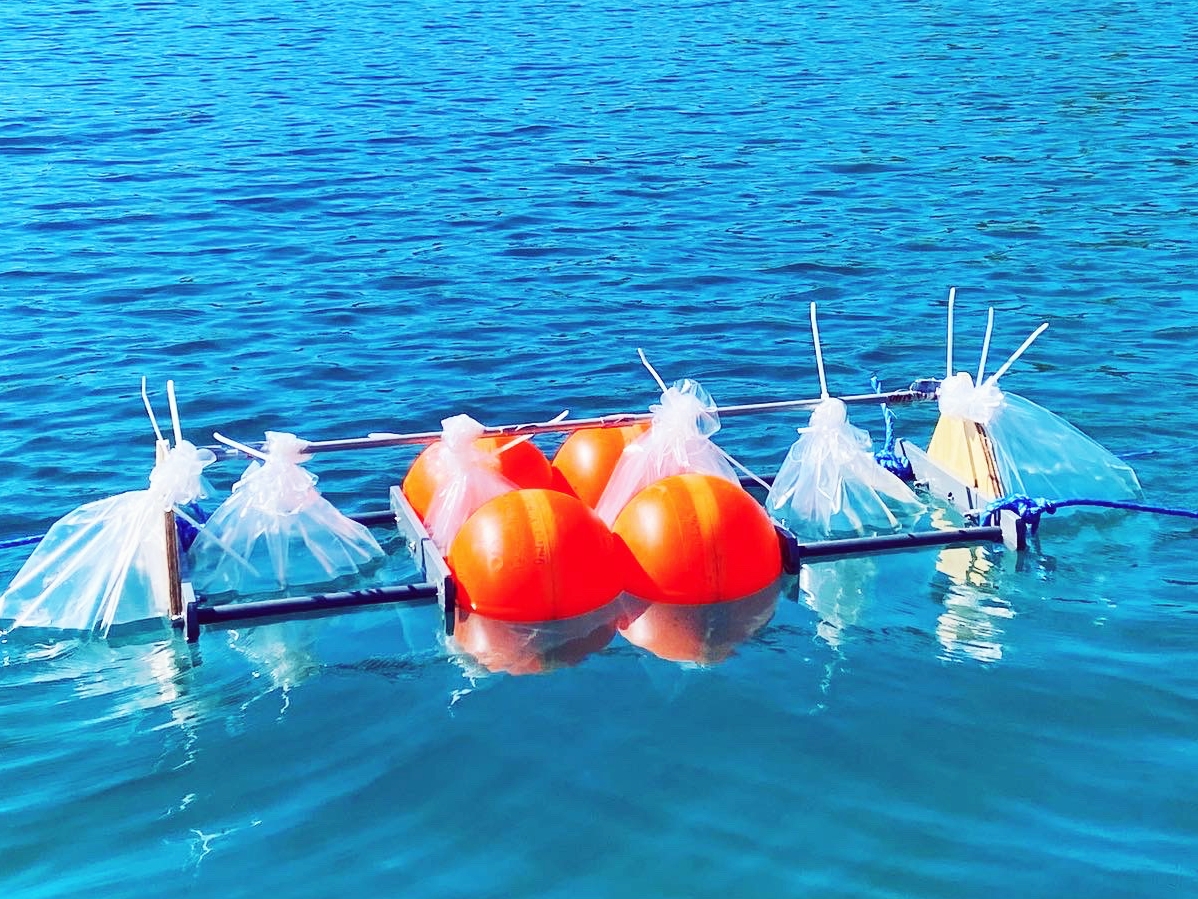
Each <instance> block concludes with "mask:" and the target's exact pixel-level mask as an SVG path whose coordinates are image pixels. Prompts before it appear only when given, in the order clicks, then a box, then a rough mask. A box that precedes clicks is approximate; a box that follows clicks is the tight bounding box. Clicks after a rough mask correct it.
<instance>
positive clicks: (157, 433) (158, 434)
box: [141, 375, 162, 443]
mask: <svg viewBox="0 0 1198 899" xmlns="http://www.w3.org/2000/svg"><path fill="white" fill-rule="evenodd" d="M141 401H142V402H143V403H145V406H146V415H148V416H150V426H151V427H152V428H153V429H154V439H155V440H156V441H157V442H158V443H162V429H161V428H160V427H158V420H157V419H155V418H154V407H153V406H151V405H150V395H149V394H148V393H147V392H146V378H145V375H142V378H141Z"/></svg>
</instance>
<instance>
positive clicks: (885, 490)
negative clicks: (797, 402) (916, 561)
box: [766, 397, 924, 539]
mask: <svg viewBox="0 0 1198 899" xmlns="http://www.w3.org/2000/svg"><path fill="white" fill-rule="evenodd" d="M799 433H800V437H799V439H798V440H796V441H795V442H794V444H792V445H791V448H790V452H788V453H787V455H786V460H785V461H784V462H783V463H782V467H781V468H780V469H779V471H778V475H777V476H776V477H775V478H774V483H773V486H772V487H771V488H770V492H769V494H768V495H767V497H766V510H767V511H768V512H769V513H770V515H771V516H772V517H773V518H774V519H776V520H777V521H779V522H780V523H781V524H783V525H785V526H786V527H787V528H789V529H790V530H791V532H792V533H794V534H795V535H796V536H798V537H801V538H806V539H822V538H826V537H832V536H845V535H849V534H858V535H868V534H877V533H887V532H890V531H893V530H895V529H897V528H899V527H903V526H906V525H909V524H910V523H912V522H913V521H914V519H915V518H916V517H918V515H919V514H920V513H922V512H923V511H924V505H923V503H922V502H921V501H920V499H919V497H917V496H916V495H915V493H914V492H913V491H912V490H911V488H910V487H908V486H907V485H906V484H904V483H903V482H902V481H901V480H900V479H899V478H898V477H897V476H895V475H894V474H893V473H892V472H890V471H887V470H886V469H885V468H883V467H882V466H881V465H879V464H878V461H877V459H875V458H874V454H873V452H872V442H871V441H870V437H869V434H868V433H867V432H865V431H863V430H861V429H860V428H855V427H853V426H852V425H851V424H850V423H849V420H848V411H847V409H846V407H845V404H844V403H843V402H842V401H841V400H838V399H836V398H834V397H829V398H825V399H824V400H822V401H821V402H820V403H819V405H818V406H816V407H815V408H814V409H813V410H812V412H811V421H810V424H809V425H808V426H807V428H805V429H804V430H802V431H800V432H799Z"/></svg>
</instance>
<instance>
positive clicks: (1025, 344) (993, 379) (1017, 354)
mask: <svg viewBox="0 0 1198 899" xmlns="http://www.w3.org/2000/svg"><path fill="white" fill-rule="evenodd" d="M1047 330H1048V322H1045V323H1044V324H1042V325H1041V326H1040V327H1038V328H1037V329H1036V330H1035V331H1033V332H1032V336H1031V337H1029V338H1028V339H1027V340H1025V341H1024V342H1023V346H1021V347H1020V348H1019V349H1017V350H1016V351H1015V352H1014V353H1012V354H1011V358H1010V359H1008V360H1007V361H1006V362H1004V363H1003V364H1002V367H1001V368H1000V369H999V370H998V371H996V372H995V373H994V374H992V375H991V376H990V377H989V378H987V379H986V383H987V384H995V383H997V382H998V379H999V378H1001V377H1002V376H1003V375H1005V374H1006V373H1007V369H1008V368H1010V367H1011V366H1012V365H1014V364H1015V360H1016V359H1018V358H1019V357H1020V356H1022V355H1023V354H1024V353H1025V352H1026V351H1027V348H1028V347H1030V346H1031V345H1032V344H1033V343H1034V342H1035V340H1036V338H1037V337H1039V336H1040V335H1041V334H1043V333H1044V332H1045V331H1047Z"/></svg>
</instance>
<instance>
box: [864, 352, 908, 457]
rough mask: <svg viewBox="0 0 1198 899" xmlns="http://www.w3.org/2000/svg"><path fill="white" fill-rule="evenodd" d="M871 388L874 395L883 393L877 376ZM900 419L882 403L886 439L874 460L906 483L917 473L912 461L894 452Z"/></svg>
mask: <svg viewBox="0 0 1198 899" xmlns="http://www.w3.org/2000/svg"><path fill="white" fill-rule="evenodd" d="M869 383H870V386H871V387H873V389H874V393H881V392H882V382H881V381H879V380H878V376H877V375H873V376H872V377H870V379H869ZM897 418H898V416H897V415H895V414H894V410H893V409H891V408H890V407H889V406H888V405H886V404H885V403H882V419H883V421H885V422H886V439H885V440H884V441H883V443H882V448H881V449H880V450H878V451H877V452H876V453H874V458H875V459H877V460H878V464H879V465H881V466H882V467H883V468H885V469H886V470H887V471H888V472H890V473H891V474H893V475H896V476H897V477H899V478H901V479H902V480H904V481H913V480H915V472H914V471H912V470H911V462H910V460H909V459H908V458H907V457H906V456H903V455H900V454H899V453H896V452H895V451H894V444H895V440H896V439H897V438H896V437H895V434H894V422H895V420H896V419H897Z"/></svg>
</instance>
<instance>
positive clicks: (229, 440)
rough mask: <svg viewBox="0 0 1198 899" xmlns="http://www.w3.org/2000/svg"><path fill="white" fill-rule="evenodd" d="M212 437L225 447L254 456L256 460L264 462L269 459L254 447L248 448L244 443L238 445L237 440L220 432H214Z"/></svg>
mask: <svg viewBox="0 0 1198 899" xmlns="http://www.w3.org/2000/svg"><path fill="white" fill-rule="evenodd" d="M212 436H213V438H214V439H216V440H217V441H218V442H220V443H223V444H224V445H225V446H231V447H233V449H235V450H237V451H238V452H242V453H245V454H246V455H247V456H252V457H253V458H255V459H261V460H262V461H263V462H265V461H266V460H267V459H268V458H269V457H268V456H267V454H266V453H264V452H262V451H261V450H256V449H254V448H253V447H252V446H246V445H245V444H244V443H238V442H237V441H236V440H234V439H232V438H231V437H226V436H225V435H224V434H222V433H220V432H219V431H213V432H212Z"/></svg>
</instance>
